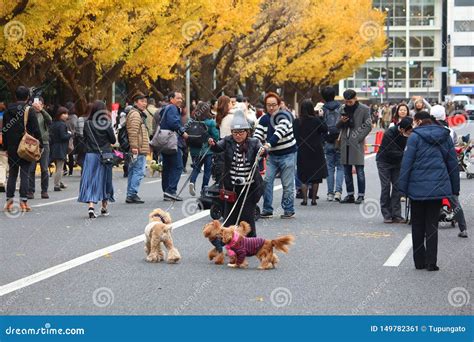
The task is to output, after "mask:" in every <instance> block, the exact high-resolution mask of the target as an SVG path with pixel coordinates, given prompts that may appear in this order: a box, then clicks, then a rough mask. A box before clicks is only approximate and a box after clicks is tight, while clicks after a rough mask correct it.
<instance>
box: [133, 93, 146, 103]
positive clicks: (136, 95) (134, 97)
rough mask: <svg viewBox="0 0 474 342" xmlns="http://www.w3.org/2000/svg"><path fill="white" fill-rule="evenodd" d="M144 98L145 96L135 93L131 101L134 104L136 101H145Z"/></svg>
mask: <svg viewBox="0 0 474 342" xmlns="http://www.w3.org/2000/svg"><path fill="white" fill-rule="evenodd" d="M146 98H147V96H146V95H145V94H143V93H142V92H141V91H137V92H136V93H135V94H133V96H132V101H133V102H135V101H137V100H141V99H146Z"/></svg>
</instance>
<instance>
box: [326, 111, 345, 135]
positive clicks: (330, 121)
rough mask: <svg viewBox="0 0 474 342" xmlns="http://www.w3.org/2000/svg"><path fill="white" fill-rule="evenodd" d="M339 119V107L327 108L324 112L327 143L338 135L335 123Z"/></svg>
mask: <svg viewBox="0 0 474 342" xmlns="http://www.w3.org/2000/svg"><path fill="white" fill-rule="evenodd" d="M340 119H341V107H337V108H336V109H333V110H328V111H326V112H325V113H324V122H325V123H326V125H327V126H328V134H327V135H326V141H327V142H328V143H334V142H335V141H336V139H337V137H338V136H339V132H340V131H339V129H338V128H337V127H336V124H337V123H338V122H339V120H340Z"/></svg>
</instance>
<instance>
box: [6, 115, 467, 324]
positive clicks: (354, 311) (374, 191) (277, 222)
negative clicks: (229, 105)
mask: <svg viewBox="0 0 474 342" xmlns="http://www.w3.org/2000/svg"><path fill="white" fill-rule="evenodd" d="M465 132H471V135H473V136H474V134H473V133H474V124H472V123H471V124H470V125H468V126H466V127H462V128H460V129H459V131H458V134H462V133H465ZM373 137H374V135H373V134H372V135H371V137H370V139H369V142H370V140H372V141H373ZM188 169H189V168H188ZM186 177H187V175H184V176H183V177H182V178H181V184H182V183H184V181H185V179H186ZM200 179H202V176H200ZM366 180H367V192H366V201H365V204H364V205H361V206H357V205H354V204H346V205H343V204H339V203H337V202H327V201H326V184H325V183H323V184H322V185H321V188H320V192H319V195H320V197H321V199H320V200H319V201H318V205H317V206H316V207H312V206H307V207H301V206H300V205H299V202H300V200H297V201H296V218H294V219H292V220H282V219H280V218H279V217H278V218H273V219H269V220H266V221H263V220H259V221H258V222H257V231H258V234H259V236H262V237H265V238H274V237H277V236H278V235H281V234H288V233H291V234H293V235H294V236H295V237H296V241H295V244H294V245H293V246H292V247H291V248H290V252H289V254H288V255H284V254H281V253H280V254H279V257H280V264H279V265H278V267H277V269H274V270H269V271H260V270H257V269H256V267H257V266H258V263H257V259H256V258H250V259H249V261H250V267H249V269H246V270H242V269H231V268H228V267H227V266H225V265H223V266H216V265H214V264H211V263H210V262H209V261H208V260H207V252H208V250H209V249H210V248H211V245H210V243H209V242H208V241H207V239H205V238H204V237H203V236H202V233H201V231H202V228H203V226H204V224H206V223H207V222H209V221H210V217H209V214H208V212H197V211H196V208H195V206H194V205H193V203H194V202H193V199H192V197H191V196H190V195H189V194H188V191H187V188H186V189H185V190H184V192H183V195H184V198H185V201H184V202H182V203H176V204H175V205H174V206H173V207H172V208H170V209H169V211H170V213H171V215H172V217H173V220H174V222H175V223H177V224H175V228H174V230H173V237H174V241H175V244H176V246H177V247H178V248H179V250H180V252H181V254H182V256H183V259H182V261H181V262H180V263H179V264H176V265H170V264H166V263H159V264H150V263H147V262H146V261H145V254H144V250H143V230H144V227H145V225H146V224H147V220H148V217H147V215H148V213H149V212H150V211H151V210H152V209H154V208H157V207H161V208H165V209H166V208H168V206H169V204H170V202H164V201H163V196H162V190H161V184H160V179H159V177H158V176H156V177H155V178H150V177H147V178H145V179H144V180H143V183H142V186H141V189H140V196H141V197H142V199H144V200H145V201H146V203H145V204H142V205H130V204H125V194H124V192H125V190H126V179H124V178H123V177H122V173H121V171H120V170H118V169H117V170H116V171H114V186H115V190H116V200H117V201H116V203H113V204H112V205H111V206H110V210H111V215H110V216H109V217H99V218H98V219H96V220H94V221H91V220H89V219H87V207H86V206H85V205H84V204H81V203H77V201H76V198H77V195H78V186H79V176H78V173H77V172H76V174H75V175H73V176H71V177H65V179H64V181H65V182H66V183H67V184H68V185H69V187H68V189H66V190H65V191H62V192H51V193H50V196H51V198H50V199H49V200H41V199H35V200H32V201H31V205H32V206H33V211H32V212H31V213H27V214H23V215H10V216H6V215H5V214H4V213H1V214H0V251H1V252H0V269H1V272H0V310H1V314H4V315H63V314H73V315H74V314H77V315H128V314H131V315H140V314H144V315H188V314H193V315H234V314H255V315H260V314H269V315H307V314H309V315H471V314H472V300H473V299H472V298H471V296H474V291H473V248H472V247H473V239H474V234H473V233H472V231H469V234H470V237H469V238H468V239H462V238H459V237H458V236H457V234H458V232H459V229H458V228H457V227H455V228H451V226H450V225H449V224H441V225H440V230H439V249H438V265H439V267H440V271H439V272H427V271H425V270H421V271H420V270H415V268H414V265H413V259H412V250H411V248H410V247H411V246H410V245H411V239H410V236H409V235H408V234H410V233H411V229H410V226H409V225H407V224H391V225H388V224H383V222H382V216H381V214H380V210H379V205H378V198H379V191H380V184H379V179H378V175H377V170H376V165H375V158H374V155H373V154H372V155H367V156H366ZM275 186H276V188H275V199H274V206H275V208H276V210H275V214H277V213H280V212H281V209H278V206H279V202H280V200H281V188H280V187H278V182H277V183H275ZM197 188H200V183H199V182H198V184H197ZM460 200H461V203H462V205H463V207H464V211H465V215H466V219H467V221H468V229H471V228H472V226H473V225H472V222H474V180H468V179H466V177H465V176H464V175H463V176H462V180H461V196H460ZM384 265H385V266H384ZM387 265H391V266H387Z"/></svg>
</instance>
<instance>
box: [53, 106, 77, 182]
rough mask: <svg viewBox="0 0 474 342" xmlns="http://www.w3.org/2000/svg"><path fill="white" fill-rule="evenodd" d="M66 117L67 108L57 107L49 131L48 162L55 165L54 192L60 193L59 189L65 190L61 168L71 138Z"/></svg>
mask: <svg viewBox="0 0 474 342" xmlns="http://www.w3.org/2000/svg"><path fill="white" fill-rule="evenodd" d="M67 117H68V110H67V108H65V107H59V108H58V111H57V112H56V116H55V119H54V121H53V123H52V124H51V127H50V129H49V143H50V154H49V160H50V161H54V163H55V164H56V172H55V174H54V191H61V189H65V188H66V185H65V184H63V182H62V176H63V167H64V162H65V160H66V156H67V152H68V144H69V139H70V138H71V136H72V134H71V132H70V131H68V128H67V125H66V120H67Z"/></svg>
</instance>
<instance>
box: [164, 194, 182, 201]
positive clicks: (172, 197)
mask: <svg viewBox="0 0 474 342" xmlns="http://www.w3.org/2000/svg"><path fill="white" fill-rule="evenodd" d="M163 199H164V200H165V201H175V202H182V201H183V199H182V198H181V197H179V196H178V195H174V194H170V193H168V192H165V193H164V194H163Z"/></svg>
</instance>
